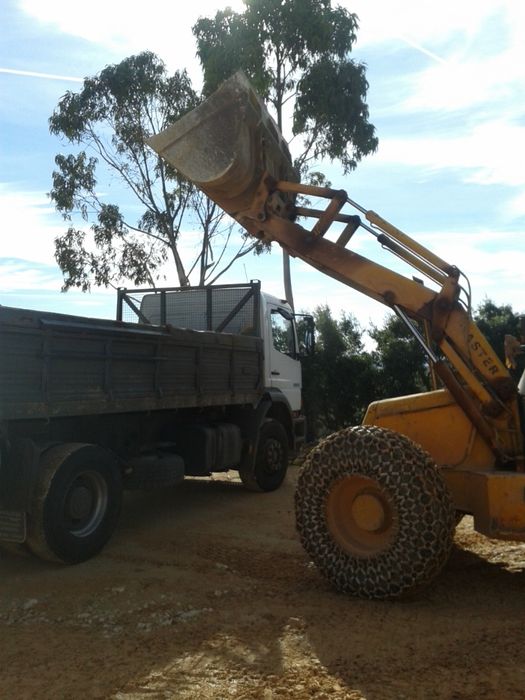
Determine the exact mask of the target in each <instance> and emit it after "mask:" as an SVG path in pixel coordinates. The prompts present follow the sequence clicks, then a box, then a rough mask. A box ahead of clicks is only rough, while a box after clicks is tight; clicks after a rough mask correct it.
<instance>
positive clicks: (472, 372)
mask: <svg viewBox="0 0 525 700" xmlns="http://www.w3.org/2000/svg"><path fill="white" fill-rule="evenodd" d="M149 145H150V146H151V147H152V148H153V149H154V150H155V151H156V152H157V153H158V154H159V155H160V156H162V157H163V158H165V159H166V160H167V161H168V162H169V163H170V164H171V165H173V166H174V167H175V168H176V169H177V170H178V171H179V172H180V173H182V174H183V176H185V177H186V178H187V179H188V180H190V181H191V182H193V183H194V184H195V185H196V186H197V187H199V188H200V189H201V190H202V191H203V192H204V193H205V194H206V195H208V196H209V197H210V198H211V199H212V200H213V201H214V202H216V203H217V204H218V205H219V206H220V207H221V208H222V209H223V210H224V211H225V212H227V213H228V214H229V215H231V216H232V217H233V218H234V219H236V220H237V221H238V222H239V224H241V225H242V226H243V227H244V228H245V229H246V231H247V232H248V233H249V234H251V235H252V236H255V237H256V238H258V239H260V240H261V241H267V242H276V243H278V244H279V245H280V246H281V247H282V248H283V249H284V250H285V251H287V252H288V253H289V254H290V255H292V256H295V257H297V258H300V259H301V260H304V261H305V262H306V263H308V264H310V265H311V266H313V267H314V268H316V269H318V270H319V271H321V272H322V273H324V274H326V275H329V276H330V277H332V278H334V279H336V280H339V281H340V282H342V283H343V284H346V285H348V286H350V287H352V288H354V289H356V290H358V291H360V292H362V293H363V294H366V295H367V296H369V297H371V298H373V299H375V300H377V301H379V302H381V303H383V304H385V305H386V306H387V307H388V308H390V309H391V310H392V311H393V312H394V313H395V314H397V316H398V317H399V318H401V319H402V320H403V322H404V323H405V324H406V326H407V327H408V329H409V330H410V331H411V333H412V334H413V335H414V337H415V338H416V339H417V341H418V342H419V343H420V345H421V347H422V349H423V351H424V352H425V353H426V357H427V359H428V363H429V367H430V369H431V373H432V376H433V377H434V378H435V385H434V389H433V390H432V391H429V392H426V393H422V394H418V395H411V396H404V397H399V398H392V399H388V400H382V401H376V402H374V403H372V404H371V405H370V406H369V408H368V410H367V412H366V415H365V417H364V420H363V422H362V424H361V425H359V426H356V427H351V428H346V429H343V430H341V431H339V432H336V433H334V434H333V435H330V436H329V437H327V438H326V439H324V440H323V441H321V442H320V444H319V445H318V446H317V447H315V448H314V449H313V450H312V451H311V452H310V454H309V456H308V457H307V459H306V461H305V463H304V465H303V467H302V470H301V472H300V475H299V478H298V483H297V490H296V496H295V508H296V522H297V529H298V532H299V536H300V539H301V541H302V544H303V546H304V548H305V549H306V552H307V553H308V555H309V556H310V557H311V559H312V560H313V561H314V562H315V564H316V565H317V567H318V568H319V569H320V571H321V572H322V574H324V575H325V576H326V577H327V578H328V579H329V580H330V581H331V582H332V583H333V584H334V585H335V587H336V588H337V589H339V590H340V591H343V592H345V593H348V594H351V595H356V596H361V597H366V598H379V599H391V598H396V597H399V596H406V595H408V594H411V593H413V592H414V591H417V590H419V589H420V588H421V587H422V586H424V585H426V584H427V583H428V582H430V581H431V580H432V579H433V578H434V577H435V576H436V575H437V574H438V573H439V572H440V570H441V569H442V568H443V566H444V565H445V563H446V561H447V558H448V555H449V552H450V548H451V544H452V539H453V533H454V528H455V525H456V523H457V521H458V519H460V518H461V515H462V514H471V515H472V516H473V522H474V528H475V529H476V530H477V531H478V532H480V533H483V534H484V535H486V536H487V537H490V538H496V539H504V540H505V539H510V540H518V541H520V540H521V541H524V540H525V471H524V469H525V464H524V455H523V421H522V414H523V404H524V403H525V396H524V394H525V381H521V382H520V386H521V393H520V392H519V391H518V388H517V386H516V382H515V380H514V379H513V378H512V376H511V374H510V373H509V371H508V369H507V367H506V366H505V364H504V363H503V362H501V361H500V360H499V359H498V356H497V354H496V352H495V351H494V349H493V348H492V347H491V346H490V344H489V343H488V342H487V340H486V339H485V337H484V336H483V335H482V333H481V332H480V330H479V329H478V328H477V326H476V325H475V323H474V322H473V320H472V316H471V299H470V287H469V285H468V280H467V279H466V277H465V276H464V275H463V274H462V272H461V271H460V270H459V269H458V268H457V267H455V266H454V265H451V264H449V263H447V262H446V261H445V260H443V259H442V258H440V257H439V256H437V255H435V254H434V253H432V252H431V251H429V250H427V249H426V248H425V247H424V246H422V245H420V244H419V243H418V242H416V241H415V240H413V239H411V238H410V237H409V236H407V235H406V234H405V233H403V232H402V231H400V230H399V229H398V228H396V227H395V226H393V225H392V224H391V223H389V222H388V221H386V220H385V219H383V218H382V217H381V216H379V215H378V214H376V213H375V212H374V211H371V210H367V209H366V208H364V207H362V206H360V205H359V204H358V203H357V202H355V201H353V200H352V199H350V197H349V196H348V194H347V193H346V192H345V191H344V190H336V189H332V188H325V187H317V186H312V185H308V184H304V183H301V182H300V181H299V177H298V174H297V173H296V171H295V170H294V168H293V166H292V161H291V157H290V153H289V150H288V147H287V144H286V142H285V141H284V139H283V137H282V135H281V134H280V132H279V130H278V128H277V126H276V124H275V122H274V121H273V120H272V118H271V117H270V115H269V113H268V111H267V109H266V107H265V105H264V103H263V102H262V100H261V99H260V98H259V97H258V95H257V94H256V93H255V91H254V90H253V88H252V87H251V85H250V83H249V81H248V80H247V78H246V77H245V75H244V74H243V73H242V72H239V73H236V74H235V75H234V76H232V77H231V78H230V79H228V80H227V81H225V82H224V83H223V84H222V85H221V86H220V87H219V89H218V90H217V91H216V92H215V93H213V94H212V95H211V96H210V97H209V98H208V99H207V100H206V101H204V102H203V103H202V104H201V105H200V106H199V107H197V108H196V109H194V110H193V111H192V112H190V113H188V114H186V115H185V116H184V117H182V118H181V119H180V120H179V121H177V122H176V123H174V124H172V125H171V126H170V127H169V128H167V129H166V130H165V131H163V132H161V133H159V134H156V135H154V136H153V137H151V138H150V140H149ZM305 198H308V199H305ZM312 198H316V199H319V200H321V201H325V202H326V205H325V206H324V208H321V209H314V208H311V207H309V206H305V204H304V202H305V201H311V200H312ZM356 212H357V213H356ZM357 232H359V233H360V235H361V234H362V233H363V232H365V233H366V234H369V235H371V236H372V237H373V238H375V240H376V241H377V244H378V245H379V246H380V247H381V248H383V249H386V250H387V251H388V252H390V253H392V255H393V256H396V257H397V258H401V260H403V261H404V262H405V263H407V264H408V265H409V266H410V267H411V268H412V269H414V270H415V271H416V274H417V277H407V276H404V275H403V274H399V273H398V272H396V271H395V270H393V269H389V268H387V267H385V266H383V265H380V264H378V263H377V262H374V261H372V260H370V259H367V258H366V257H363V256H361V255H359V254H358V253H356V252H354V251H353V250H352V238H353V236H354V235H355V234H356V233H357ZM518 342H519V341H518ZM521 342H524V341H523V339H522V340H521Z"/></svg>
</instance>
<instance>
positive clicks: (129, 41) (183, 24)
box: [20, 0, 244, 78]
mask: <svg viewBox="0 0 525 700" xmlns="http://www.w3.org/2000/svg"><path fill="white" fill-rule="evenodd" d="M227 5H229V6H230V7H232V9H234V10H241V9H242V8H243V7H244V4H243V2H242V0H230V1H229V2H228V3H227ZM20 6H21V8H22V9H23V10H24V12H26V13H27V14H28V15H30V16H31V17H33V18H34V19H37V20H39V21H40V22H42V23H45V24H48V25H50V26H54V27H55V28H57V29H58V30H59V31H61V32H63V33H65V34H69V35H71V36H76V37H81V38H83V39H86V40H88V41H91V42H93V43H94V44H98V45H99V46H101V47H105V48H106V49H109V50H110V51H112V52H114V53H115V54H119V55H122V56H125V55H129V54H131V53H137V52H140V51H144V50H146V49H150V50H152V51H154V52H155V53H157V54H159V55H160V56H161V57H162V58H163V59H164V60H165V61H166V63H167V64H168V65H169V66H170V68H172V69H175V68H184V67H186V68H188V69H189V71H190V73H191V74H192V78H197V77H198V75H199V73H200V71H198V69H197V65H198V63H197V59H196V57H195V53H196V47H195V41H194V38H193V34H192V32H191V27H192V26H193V24H194V23H195V22H196V21H197V19H198V18H199V17H201V16H211V15H213V14H215V12H217V10H219V9H224V7H225V6H224V4H223V3H220V2H217V1H216V0H193V2H190V3H180V2H171V3H167V2H164V0H150V2H148V3H147V6H145V5H144V4H141V3H133V2H129V0H110V1H109V2H108V0H91V2H90V4H89V10H88V11H86V12H83V13H82V17H81V18H80V17H79V9H78V5H77V4H76V3H72V2H69V1H68V0H46V2H45V3H43V2H41V0H21V3H20Z"/></svg>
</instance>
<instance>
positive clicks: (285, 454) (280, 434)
mask: <svg viewBox="0 0 525 700" xmlns="http://www.w3.org/2000/svg"><path fill="white" fill-rule="evenodd" d="M288 459H289V448H288V436H287V435H286V431H285V429H284V428H283V426H282V425H281V423H279V421H276V420H273V419H272V418H269V419H267V420H265V421H264V422H263V424H262V425H261V429H260V431H259V439H258V441H257V454H256V455H255V460H254V463H253V465H252V467H251V468H250V469H242V468H241V469H239V476H240V477H241V481H242V483H243V484H244V486H245V487H246V488H247V489H249V490H250V491H275V490H276V489H278V488H279V486H280V485H281V484H282V483H283V481H284V477H285V476H286V472H287V470H288Z"/></svg>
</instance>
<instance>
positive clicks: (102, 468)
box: [27, 443, 122, 564]
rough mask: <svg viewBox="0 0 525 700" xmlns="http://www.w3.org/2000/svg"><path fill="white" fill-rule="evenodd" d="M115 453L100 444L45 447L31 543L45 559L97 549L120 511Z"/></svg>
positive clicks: (77, 558)
mask: <svg viewBox="0 0 525 700" xmlns="http://www.w3.org/2000/svg"><path fill="white" fill-rule="evenodd" d="M121 502H122V479H121V474H120V470H119V468H118V465H117V463H116V458H115V457H114V456H113V455H112V454H111V452H109V451H108V450H105V449H103V448H102V447H98V446H96V445H85V444H81V443H66V444H62V445H58V446H56V447H52V448H51V449H49V450H47V451H46V452H44V454H43V456H42V458H41V462H40V472H39V482H38V484H37V487H36V490H35V495H34V498H33V502H32V507H31V513H30V516H29V523H28V537H27V546H28V548H29V549H30V550H31V551H32V552H33V554H36V555H37V556H38V557H40V558H41V559H47V560H49V561H59V562H64V563H66V564H77V563H79V562H82V561H85V560H86V559H90V558H91V557H93V556H94V555H95V554H97V553H98V552H99V551H100V550H101V549H102V548H103V547H104V545H105V544H106V542H107V541H108V540H109V538H110V537H111V535H112V533H113V530H114V529H115V525H116V523H117V520H118V516H119V513H120V506H121Z"/></svg>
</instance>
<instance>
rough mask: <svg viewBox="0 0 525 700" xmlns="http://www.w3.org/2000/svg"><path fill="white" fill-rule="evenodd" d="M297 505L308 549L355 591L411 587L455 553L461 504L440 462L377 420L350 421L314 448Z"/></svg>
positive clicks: (386, 593)
mask: <svg viewBox="0 0 525 700" xmlns="http://www.w3.org/2000/svg"><path fill="white" fill-rule="evenodd" d="M295 509H296V522H297V529H298V532H299V535H300V538H301V542H302V544H303V546H304V548H305V549H306V551H307V553H308V554H309V555H310V557H311V558H312V560H313V561H314V563H315V564H316V565H317V567H318V568H319V569H320V571H321V572H322V574H323V575H324V576H326V578H328V580H329V581H330V582H331V583H332V584H333V585H334V586H335V587H336V588H337V589H338V590H340V591H342V592H344V593H348V594H350V595H355V596H360V597H362V598H377V599H390V598H396V597H399V596H402V595H406V594H409V593H413V592H415V591H416V590H418V589H420V588H421V587H423V586H424V585H425V584H427V583H428V582H430V581H431V580H432V579H433V578H434V577H435V576H436V575H437V574H438V573H439V572H440V571H441V569H442V568H443V566H444V565H445V563H446V561H447V559H448V556H449V553H450V549H451V545H452V537H453V532H454V526H455V512H454V508H453V505H452V501H451V498H450V495H449V492H448V490H447V487H446V485H445V482H444V480H443V478H442V476H441V474H440V473H439V471H438V469H437V467H436V466H435V464H434V463H433V462H432V459H431V458H430V456H429V455H428V454H427V453H426V452H424V451H423V450H422V449H421V448H420V447H419V446H418V445H416V444H415V443H413V442H412V441H411V440H409V439H408V438H407V437H405V436H403V435H399V434H398V433H395V432H393V431H391V430H386V429H384V428H378V427H377V426H369V425H366V426H358V427H355V428H347V429H345V430H342V431H340V432H338V433H335V434H333V435H331V436H330V437H328V438H327V439H326V440H324V441H323V442H322V443H320V444H319V445H318V447H317V448H315V449H314V450H312V452H311V453H310V455H309V456H308V457H307V459H306V461H305V463H304V465H303V468H302V470H301V472H300V475H299V479H298V484H297V490H296V496H295Z"/></svg>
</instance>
